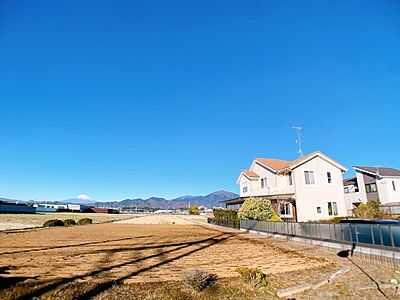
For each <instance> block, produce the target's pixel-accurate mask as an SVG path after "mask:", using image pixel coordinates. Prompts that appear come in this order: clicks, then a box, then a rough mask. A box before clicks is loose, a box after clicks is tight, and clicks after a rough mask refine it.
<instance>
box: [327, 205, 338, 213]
mask: <svg viewBox="0 0 400 300" xmlns="http://www.w3.org/2000/svg"><path fill="white" fill-rule="evenodd" d="M328 215H330V216H337V215H338V210H337V203H336V202H328Z"/></svg>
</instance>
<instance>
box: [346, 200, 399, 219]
mask: <svg viewBox="0 0 400 300" xmlns="http://www.w3.org/2000/svg"><path fill="white" fill-rule="evenodd" d="M379 205H380V202H379V200H370V201H368V202H367V203H366V204H365V203H360V204H359V205H358V207H357V208H355V209H353V213H354V216H355V217H356V218H365V219H392V218H393V217H392V216H391V215H388V214H387V213H385V212H383V211H380V210H379Z"/></svg>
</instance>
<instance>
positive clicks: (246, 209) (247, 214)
mask: <svg viewBox="0 0 400 300" xmlns="http://www.w3.org/2000/svg"><path fill="white" fill-rule="evenodd" d="M273 213H274V210H273V209H272V206H271V201H270V200H267V199H256V198H253V197H250V198H249V199H247V200H246V201H245V202H244V203H243V205H242V206H241V207H240V209H239V213H238V216H239V218H240V219H249V220H258V221H267V220H269V219H271V217H272V215H273Z"/></svg>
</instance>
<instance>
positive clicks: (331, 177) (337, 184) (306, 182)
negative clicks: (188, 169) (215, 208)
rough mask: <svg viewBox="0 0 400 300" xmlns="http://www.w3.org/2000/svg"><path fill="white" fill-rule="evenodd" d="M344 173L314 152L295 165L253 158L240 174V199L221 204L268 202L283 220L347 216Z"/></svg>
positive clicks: (331, 161) (343, 168) (278, 160)
mask: <svg viewBox="0 0 400 300" xmlns="http://www.w3.org/2000/svg"><path fill="white" fill-rule="evenodd" d="M345 171H347V169H346V168H345V167H344V166H342V165H341V164H339V163H338V162H336V161H335V160H333V159H331V158H330V157H328V156H327V155H325V154H323V153H321V152H319V151H316V152H313V153H311V154H309V155H306V156H303V157H301V158H299V159H296V160H294V161H286V160H280V159H274V158H256V159H254V161H253V163H252V165H251V167H250V169H248V170H244V171H242V172H241V173H240V176H239V178H238V179H237V183H238V184H239V185H240V198H237V199H232V200H227V201H224V203H225V204H226V206H227V207H228V206H230V205H237V204H242V203H243V202H244V201H245V200H246V199H247V198H249V197H255V198H264V199H265V198H266V199H269V200H271V203H272V204H273V207H274V209H275V211H276V212H277V213H278V214H279V215H280V216H281V217H282V218H283V219H285V220H293V221H298V222H305V221H311V220H321V219H328V218H332V217H335V216H346V215H347V208H346V205H345V198H344V189H343V178H342V173H343V172H345Z"/></svg>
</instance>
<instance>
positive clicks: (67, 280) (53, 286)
mask: <svg viewBox="0 0 400 300" xmlns="http://www.w3.org/2000/svg"><path fill="white" fill-rule="evenodd" d="M224 235H228V236H227V237H225V238H221V239H220V240H218V238H219V237H221V236H224ZM232 236H235V235H233V234H224V233H221V234H219V235H216V236H212V237H209V238H206V239H202V240H197V241H192V242H187V243H186V244H185V245H182V246H180V247H177V248H174V249H170V250H166V251H162V252H159V253H156V254H153V255H149V256H145V257H142V258H139V259H134V260H131V261H127V262H123V263H120V264H117V265H113V266H109V267H104V268H101V269H98V270H95V271H92V272H89V273H86V274H82V275H77V276H73V277H68V278H63V279H61V280H58V281H56V282H53V283H51V284H49V285H46V286H44V287H42V288H39V289H36V290H35V291H32V292H30V293H28V294H25V295H22V296H20V297H16V299H18V300H25V299H26V300H27V299H32V298H33V297H39V296H41V295H43V294H44V293H46V292H49V291H51V290H53V289H56V288H57V287H59V286H61V285H63V284H67V283H71V282H72V281H74V280H77V279H83V278H85V277H88V276H96V275H99V274H100V273H103V272H107V271H110V270H112V269H115V268H120V267H124V266H127V265H131V264H134V263H138V262H141V261H143V260H147V259H151V258H155V257H158V256H160V255H165V254H169V253H173V252H175V251H178V250H181V249H185V248H187V247H191V246H193V245H197V244H201V243H206V242H213V243H211V244H210V245H213V244H215V243H217V242H222V241H223V240H226V239H228V238H230V237H232ZM198 250H201V249H198ZM198 250H196V251H198ZM196 251H194V252H196ZM192 252H193V251H191V252H189V253H188V254H191V253H192ZM184 256H185V255H184ZM159 264H160V263H159ZM159 264H157V265H159ZM162 264H164V263H162ZM151 268H154V266H152V267H151ZM145 269H147V268H145ZM143 271H144V270H143V269H142V270H141V272H143ZM133 275H134V274H133ZM133 275H130V276H133ZM82 299H83V298H82Z"/></svg>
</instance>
